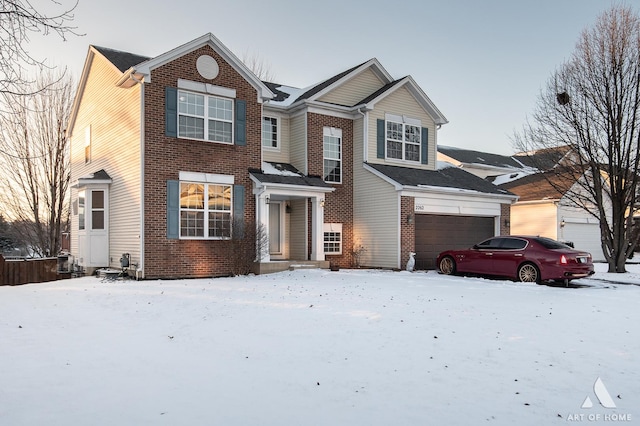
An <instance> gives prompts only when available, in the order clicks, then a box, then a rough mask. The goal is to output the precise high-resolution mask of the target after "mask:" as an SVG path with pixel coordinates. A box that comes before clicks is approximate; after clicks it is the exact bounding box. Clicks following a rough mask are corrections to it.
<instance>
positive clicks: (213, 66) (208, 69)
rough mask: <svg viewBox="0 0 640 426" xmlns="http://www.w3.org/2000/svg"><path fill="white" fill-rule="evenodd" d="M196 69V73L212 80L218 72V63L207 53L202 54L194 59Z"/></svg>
mask: <svg viewBox="0 0 640 426" xmlns="http://www.w3.org/2000/svg"><path fill="white" fill-rule="evenodd" d="M196 69H197V70H198V73H200V75H201V76H202V77H204V78H206V79H207V80H213V79H214V78H216V77H217V76H218V73H219V72H220V68H219V67H218V63H217V62H216V60H215V59H213V58H212V57H211V56H209V55H202V56H200V57H199V58H198V60H197V61H196Z"/></svg>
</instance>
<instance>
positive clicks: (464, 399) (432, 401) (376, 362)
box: [0, 265, 640, 426]
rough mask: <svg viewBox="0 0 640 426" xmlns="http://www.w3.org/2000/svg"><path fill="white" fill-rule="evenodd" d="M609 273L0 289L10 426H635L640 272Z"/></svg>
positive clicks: (379, 275)
mask: <svg viewBox="0 0 640 426" xmlns="http://www.w3.org/2000/svg"><path fill="white" fill-rule="evenodd" d="M597 266H598V269H597V270H598V273H597V274H596V275H595V276H594V277H593V279H583V280H578V281H575V283H576V284H581V285H580V286H577V287H578V288H563V287H551V286H538V285H534V284H523V283H514V282H510V281H502V280H488V279H481V278H463V277H449V276H442V275H439V274H437V273H435V272H433V271H430V272H429V273H424V272H416V273H408V272H390V271H374V270H343V271H339V272H330V271H322V270H299V271H295V272H284V273H278V274H272V275H262V276H250V277H235V278H219V279H198V280H176V281H142V282H135V281H126V282H122V281H118V282H107V281H101V280H100V279H98V278H95V277H84V278H77V279H73V280H64V281H58V282H54V283H47V284H33V285H25V286H19V287H0V339H1V340H0V341H1V343H0V425H65V426H66V425H110V426H111V425H427V424H439V425H444V424H447V425H456V424H458V425H470V424H485V423H486V424H496V425H511V424H519V425H540V424H565V423H574V424H575V423H578V424H580V423H584V424H610V423H614V422H615V423H624V424H633V423H636V422H638V421H640V373H639V372H640V331H639V329H638V324H639V320H640V312H639V310H638V307H639V306H640V286H638V285H626V284H620V282H626V283H636V284H640V274H639V273H640V268H638V267H637V266H636V265H631V266H630V268H631V270H632V271H633V272H632V273H629V274H624V275H622V276H621V275H620V274H616V275H614V274H607V273H605V272H604V271H605V270H606V269H603V267H604V265H597ZM634 268H635V269H634ZM612 281H616V282H617V283H613V282H612ZM598 378H600V379H601V380H600V383H601V384H602V386H599V387H597V392H596V391H594V383H595V382H596V380H597V379H598ZM603 388H604V389H605V390H604V391H602V389H603ZM605 393H606V394H608V396H610V397H611V400H612V402H613V404H614V405H615V407H612V408H606V407H605V406H606V405H607V403H606V395H605ZM587 397H588V398H589V399H588V401H591V402H592V405H593V406H592V407H591V408H582V406H583V403H584V402H585V401H586V400H587ZM601 401H605V404H604V405H605V406H603V404H602V403H601ZM587 405H588V404H587ZM609 407H610V404H609Z"/></svg>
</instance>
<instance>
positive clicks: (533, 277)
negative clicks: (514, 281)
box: [517, 262, 540, 284]
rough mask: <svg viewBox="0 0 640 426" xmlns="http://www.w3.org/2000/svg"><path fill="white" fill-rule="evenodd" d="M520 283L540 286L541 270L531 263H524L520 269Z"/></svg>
mask: <svg viewBox="0 0 640 426" xmlns="http://www.w3.org/2000/svg"><path fill="white" fill-rule="evenodd" d="M517 278H518V281H520V282H525V283H538V284H540V269H538V267H537V266H536V265H534V264H533V263H531V262H527V263H523V264H522V265H520V266H519V267H518V276H517Z"/></svg>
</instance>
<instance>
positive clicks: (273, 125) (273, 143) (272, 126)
mask: <svg viewBox="0 0 640 426" xmlns="http://www.w3.org/2000/svg"><path fill="white" fill-rule="evenodd" d="M262 146H263V147H265V148H278V119H277V118H274V117H262Z"/></svg>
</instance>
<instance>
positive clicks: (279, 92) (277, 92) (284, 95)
mask: <svg viewBox="0 0 640 426" xmlns="http://www.w3.org/2000/svg"><path fill="white" fill-rule="evenodd" d="M263 83H264V84H265V85H266V86H267V87H268V88H269V90H271V91H272V92H273V94H274V95H276V97H275V98H273V99H272V101H274V102H282V101H284V100H286V99H287V98H288V97H289V96H290V95H289V94H288V93H285V92H283V91H282V90H278V89H279V88H280V87H282V84H278V83H270V82H268V81H263Z"/></svg>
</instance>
